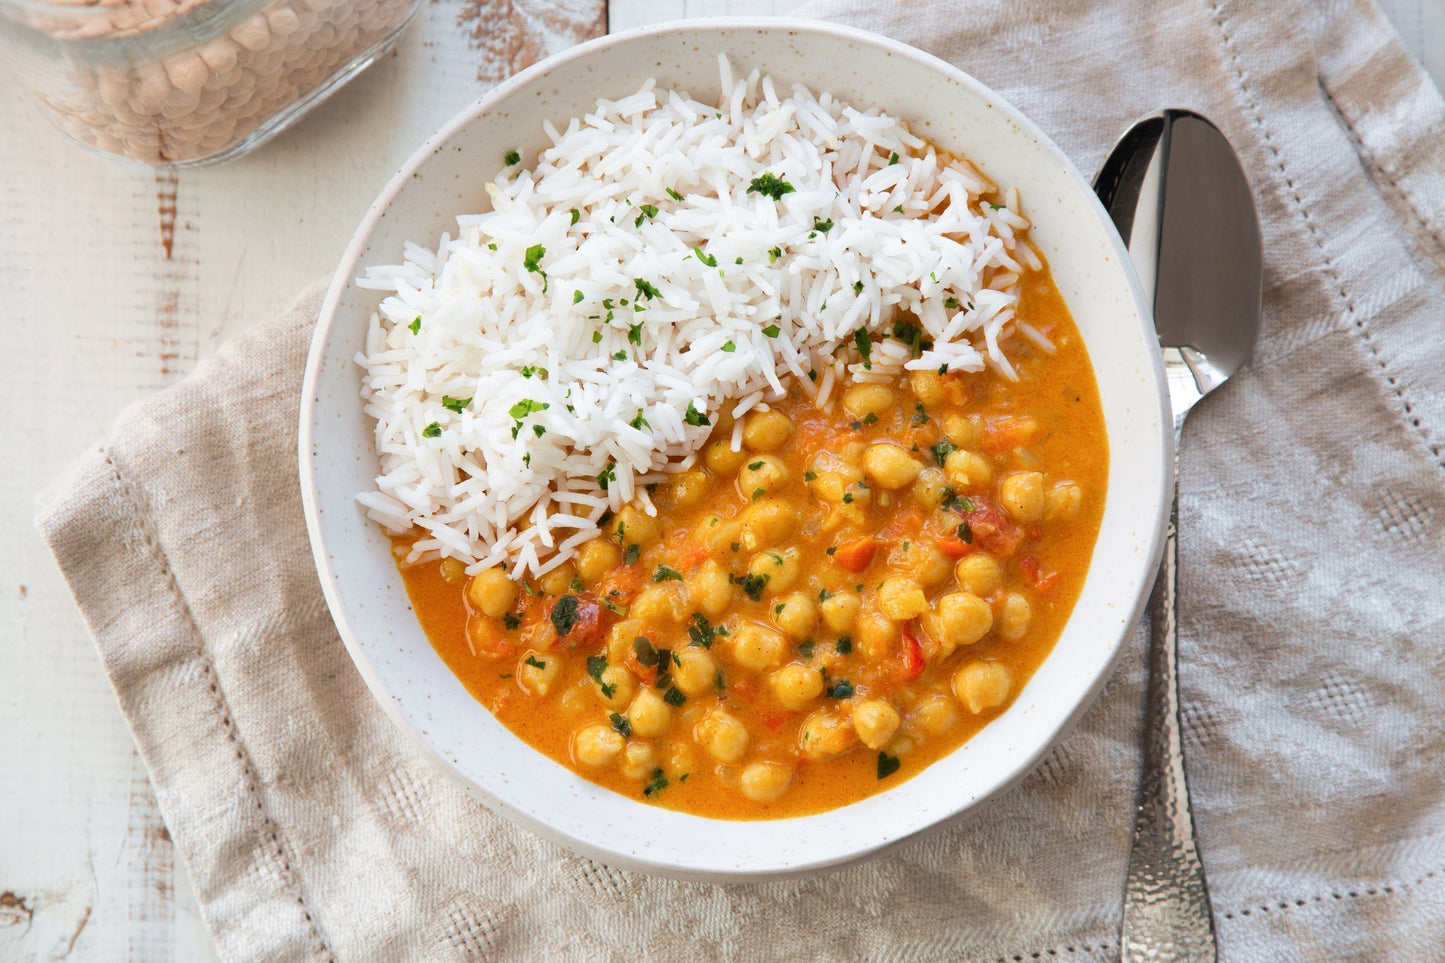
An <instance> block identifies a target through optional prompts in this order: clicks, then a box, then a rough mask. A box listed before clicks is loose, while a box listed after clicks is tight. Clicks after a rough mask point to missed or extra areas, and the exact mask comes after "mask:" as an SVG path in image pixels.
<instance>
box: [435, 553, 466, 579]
mask: <svg viewBox="0 0 1445 963" xmlns="http://www.w3.org/2000/svg"><path fill="white" fill-rule="evenodd" d="M440 570H441V573H442V581H444V582H446V583H447V584H448V585H460V584H461V583H462V582H464V581H466V577H467V566H466V565H465V564H464V563H463V562H462V561H461V560H460V559H455V558H444V559H442V561H441V566H440Z"/></svg>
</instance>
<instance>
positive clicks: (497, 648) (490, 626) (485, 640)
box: [466, 615, 513, 660]
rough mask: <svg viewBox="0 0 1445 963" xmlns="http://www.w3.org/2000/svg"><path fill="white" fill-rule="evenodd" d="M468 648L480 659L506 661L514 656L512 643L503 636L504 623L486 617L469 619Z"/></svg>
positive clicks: (476, 616) (467, 628) (467, 631)
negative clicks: (505, 659)
mask: <svg viewBox="0 0 1445 963" xmlns="http://www.w3.org/2000/svg"><path fill="white" fill-rule="evenodd" d="M466 633H467V646H468V648H469V649H470V650H471V653H472V654H473V655H475V656H476V657H477V658H479V659H492V660H496V659H504V658H506V657H507V656H509V655H511V654H512V651H513V646H512V643H510V642H508V641H507V639H506V636H505V635H503V631H502V623H500V622H498V621H497V620H496V619H491V618H487V616H485V615H473V616H470V617H469V618H468V619H467V627H466Z"/></svg>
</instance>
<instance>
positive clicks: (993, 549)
mask: <svg viewBox="0 0 1445 963" xmlns="http://www.w3.org/2000/svg"><path fill="white" fill-rule="evenodd" d="M964 517H965V518H967V519H968V526H969V528H970V529H972V531H973V544H974V545H975V546H976V547H978V548H981V549H983V550H984V551H985V552H989V553H990V554H993V555H997V556H999V557H1000V558H1007V557H1008V556H1010V555H1012V554H1013V553H1014V552H1015V551H1016V550H1017V549H1018V547H1019V542H1020V541H1022V540H1023V537H1024V533H1023V530H1022V529H1020V528H1019V527H1018V526H1017V525H1015V524H1014V523H1013V522H1011V521H1009V519H1008V516H1007V515H1005V514H1004V513H1003V511H1002V510H1000V509H998V508H995V507H994V506H992V505H980V506H975V508H974V510H973V511H971V512H965V513H964Z"/></svg>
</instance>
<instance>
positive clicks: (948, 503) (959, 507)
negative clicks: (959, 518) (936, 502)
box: [943, 485, 973, 512]
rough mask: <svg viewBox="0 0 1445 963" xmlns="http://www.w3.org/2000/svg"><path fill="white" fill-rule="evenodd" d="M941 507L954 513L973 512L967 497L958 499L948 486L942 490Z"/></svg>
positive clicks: (971, 504)
mask: <svg viewBox="0 0 1445 963" xmlns="http://www.w3.org/2000/svg"><path fill="white" fill-rule="evenodd" d="M943 507H944V508H946V509H949V510H950V511H955V512H971V511H973V502H972V501H970V500H969V498H968V497H967V496H962V497H960V496H959V494H958V493H957V492H955V491H954V490H953V486H952V485H948V486H945V487H944V489H943Z"/></svg>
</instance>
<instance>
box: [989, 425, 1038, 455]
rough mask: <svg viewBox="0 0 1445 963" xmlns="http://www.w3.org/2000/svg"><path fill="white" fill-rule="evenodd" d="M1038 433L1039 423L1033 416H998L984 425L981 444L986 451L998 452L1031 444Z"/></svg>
mask: <svg viewBox="0 0 1445 963" xmlns="http://www.w3.org/2000/svg"><path fill="white" fill-rule="evenodd" d="M1038 434H1039V423H1038V422H1036V421H1034V420H1033V419H1032V418H1012V417H1005V418H998V419H994V420H992V421H990V422H989V423H988V424H987V425H985V426H984V429H983V440H982V442H981V444H982V446H983V450H984V451H987V452H990V453H992V454H997V453H999V452H1001V451H1013V450H1014V449H1015V448H1023V447H1026V446H1028V445H1031V444H1033V443H1034V439H1036V438H1037V437H1038Z"/></svg>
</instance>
